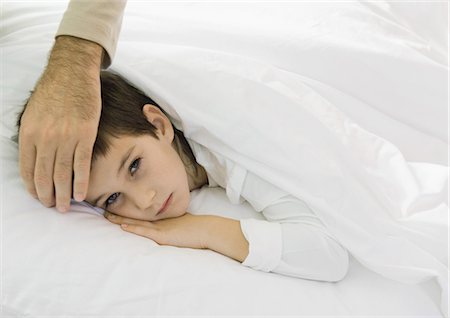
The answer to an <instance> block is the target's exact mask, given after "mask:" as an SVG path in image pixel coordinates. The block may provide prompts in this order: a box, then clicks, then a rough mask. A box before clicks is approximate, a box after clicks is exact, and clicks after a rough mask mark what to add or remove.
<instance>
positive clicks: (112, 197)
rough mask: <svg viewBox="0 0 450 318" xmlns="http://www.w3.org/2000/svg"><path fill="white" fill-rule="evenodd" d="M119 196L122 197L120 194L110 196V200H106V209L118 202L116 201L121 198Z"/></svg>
mask: <svg viewBox="0 0 450 318" xmlns="http://www.w3.org/2000/svg"><path fill="white" fill-rule="evenodd" d="M119 195H120V193H118V192H116V193H113V194H111V195H110V196H109V198H108V199H106V201H105V209H106V208H107V207H108V206H109V205H111V204H113V203H114V202H115V201H116V199H117V198H118V197H119Z"/></svg>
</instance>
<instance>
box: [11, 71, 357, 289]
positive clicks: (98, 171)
mask: <svg viewBox="0 0 450 318" xmlns="http://www.w3.org/2000/svg"><path fill="white" fill-rule="evenodd" d="M101 87H102V113H101V117H100V124H99V129H98V135H97V139H96V141H95V144H94V150H93V157H92V165H91V175H90V180H89V190H88V193H87V197H86V201H87V202H89V203H90V204H92V205H94V206H98V207H101V208H103V209H105V210H106V211H107V212H106V213H105V216H106V217H107V218H108V220H110V221H111V222H113V223H115V224H120V225H121V227H122V229H124V230H126V231H129V232H132V233H135V234H138V235H141V236H144V237H148V238H150V239H152V240H154V241H156V242H157V243H158V244H163V245H173V246H179V247H191V248H209V249H211V250H214V251H216V252H219V253H221V254H223V255H226V256H228V257H231V258H233V259H235V260H238V261H239V262H241V263H242V264H243V265H245V266H249V267H252V268H254V269H257V270H262V271H266V272H276V273H280V274H283V275H289V276H294V277H300V278H306V279H314V280H323V281H339V280H341V279H342V278H343V277H344V276H345V274H346V272H347V269H348V253H347V251H346V250H345V249H344V248H343V247H342V246H341V245H340V244H339V243H338V242H337V241H336V240H335V239H334V238H333V237H332V236H331V235H330V234H329V233H328V232H327V230H326V229H325V227H324V225H323V224H322V223H321V221H320V220H319V218H318V217H317V216H315V214H314V213H313V212H312V211H311V210H310V209H309V207H308V206H307V205H306V204H305V203H304V202H302V201H301V200H298V199H297V198H295V197H293V196H291V195H289V194H288V193H284V192H283V191H281V190H280V189H278V188H276V187H274V186H272V185H271V184H269V183H267V182H265V181H264V180H262V179H260V178H258V177H257V176H256V175H253V174H251V173H250V172H248V171H246V172H245V173H242V174H241V176H242V177H241V178H240V182H241V185H240V186H239V188H241V189H242V190H241V193H240V195H241V196H242V197H243V198H245V199H246V200H247V201H248V202H249V203H250V204H251V205H252V206H253V207H254V208H255V210H257V211H259V212H261V213H263V214H264V216H265V217H266V219H268V220H270V221H272V222H269V221H267V220H254V219H244V220H240V221H237V220H233V219H229V218H224V217H218V216H213V215H192V214H190V213H188V212H187V211H186V210H187V208H188V205H189V201H190V191H192V190H194V189H198V188H201V187H202V186H204V185H206V184H208V185H209V186H217V185H220V186H222V187H226V183H227V182H231V181H230V178H228V179H227V178H224V177H223V176H224V174H225V173H226V170H227V169H226V167H225V166H226V164H227V163H224V162H219V161H214V162H211V165H209V166H208V167H202V166H201V165H200V164H198V163H197V161H196V158H195V155H194V152H193V151H192V149H191V147H190V145H189V143H188V142H187V140H186V139H185V138H184V135H183V133H182V132H181V131H179V130H177V129H176V128H175V127H174V126H173V125H172V123H171V121H170V120H169V118H168V116H167V115H166V113H165V111H164V110H162V109H161V108H160V107H159V106H158V105H156V103H155V102H154V101H153V100H152V99H151V98H149V97H147V96H146V95H145V94H144V93H142V92H141V91H140V90H138V89H137V88H135V87H133V86H132V85H131V84H130V83H128V82H127V81H126V80H124V79H123V78H122V77H121V76H120V75H118V74H115V73H112V72H110V71H102V72H101ZM22 114H23V111H22V113H21V114H20V115H19V118H18V121H17V126H18V127H20V118H21V116H22ZM192 144H193V145H194V143H192ZM196 147H197V146H196ZM196 153H197V154H199V155H200V154H201V147H200V146H198V147H197V149H196ZM277 221H278V222H277Z"/></svg>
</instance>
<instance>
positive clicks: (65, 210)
mask: <svg viewBox="0 0 450 318" xmlns="http://www.w3.org/2000/svg"><path fill="white" fill-rule="evenodd" d="M58 210H59V212H63V213H64V212H67V206H65V205H61V206H60V207H58Z"/></svg>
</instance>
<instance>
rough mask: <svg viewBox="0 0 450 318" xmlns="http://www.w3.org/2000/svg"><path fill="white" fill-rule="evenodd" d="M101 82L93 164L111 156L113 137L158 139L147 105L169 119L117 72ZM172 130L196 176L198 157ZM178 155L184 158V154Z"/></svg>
mask: <svg viewBox="0 0 450 318" xmlns="http://www.w3.org/2000/svg"><path fill="white" fill-rule="evenodd" d="M100 83H101V98H102V110H101V115H100V122H99V127H98V133H97V138H96V140H95V143H94V149H93V153H92V161H95V160H96V159H97V158H98V156H105V155H107V154H108V151H109V149H110V147H111V142H112V138H119V137H120V136H124V135H127V136H139V135H145V134H148V135H151V136H153V137H154V138H156V139H158V135H157V134H156V127H155V126H154V125H153V124H152V123H150V122H148V121H147V119H146V117H145V116H144V114H143V113H142V107H143V106H144V105H145V104H151V105H155V106H156V107H158V108H159V109H160V110H161V111H162V112H163V113H164V115H165V116H167V117H168V118H169V116H168V115H167V113H166V112H165V111H164V110H163V109H162V108H161V107H160V106H159V105H157V104H156V103H155V102H154V101H153V100H152V99H151V98H150V97H148V96H147V95H145V94H144V93H143V92H142V91H141V90H139V89H138V88H136V87H134V86H133V85H132V84H131V83H129V82H128V81H127V80H125V79H124V78H123V77H122V76H121V75H119V74H117V73H114V72H111V71H101V72H100ZM31 93H33V92H31ZM28 101H29V98H28V100H27V101H26V103H25V105H24V106H23V109H22V111H21V112H20V113H19V114H18V117H17V122H16V127H17V131H18V132H19V129H20V124H21V119H22V116H23V113H24V112H25V109H26V106H27V104H28ZM172 127H173V130H174V133H175V137H174V141H173V142H174V143H176V144H177V147H175V149H177V148H178V152H181V151H183V152H184V153H185V154H186V155H187V157H188V158H189V160H190V163H189V165H190V166H193V167H195V173H198V171H197V165H196V164H195V163H196V160H195V156H194V154H193V152H192V149H191V147H190V146H189V144H188V142H187V140H186V138H185V137H184V135H183V132H182V131H180V130H178V129H177V128H175V126H174V125H173V124H172ZM18 136H19V135H18V133H17V135H15V136H14V137H13V138H12V139H13V140H14V141H15V142H18V139H19V138H18ZM179 155H180V157H181V153H179ZM185 164H188V163H185Z"/></svg>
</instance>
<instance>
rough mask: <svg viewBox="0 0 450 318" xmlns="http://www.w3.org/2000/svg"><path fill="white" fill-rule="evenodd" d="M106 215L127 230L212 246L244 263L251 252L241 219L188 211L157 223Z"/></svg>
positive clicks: (164, 240)
mask: <svg viewBox="0 0 450 318" xmlns="http://www.w3.org/2000/svg"><path fill="white" fill-rule="evenodd" d="M105 217H107V218H108V220H109V221H111V222H112V223H115V224H119V225H123V224H126V227H123V226H122V229H123V230H125V231H127V232H132V233H134V234H137V235H140V236H144V237H147V238H149V239H152V240H153V241H155V242H156V243H158V244H160V245H171V246H178V247H190V248H198V249H205V248H207V249H211V250H213V251H216V252H218V253H221V254H223V255H225V256H228V257H231V258H233V259H235V260H238V261H239V262H243V261H244V259H245V258H246V257H247V255H248V242H247V240H246V239H245V237H244V235H243V233H242V231H241V227H240V223H239V221H237V220H233V219H228V218H224V217H219V216H215V215H192V214H190V213H186V214H184V215H182V216H180V217H177V218H169V219H164V220H159V221H154V222H149V221H142V220H136V219H131V218H124V217H121V216H117V215H114V214H112V213H106V214H105Z"/></svg>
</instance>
